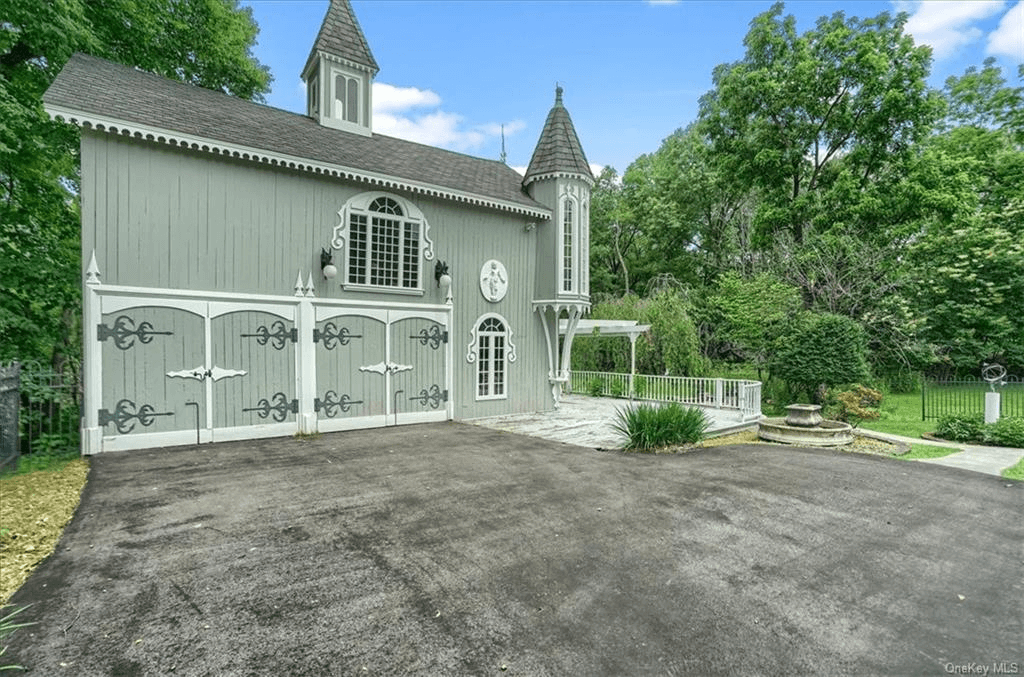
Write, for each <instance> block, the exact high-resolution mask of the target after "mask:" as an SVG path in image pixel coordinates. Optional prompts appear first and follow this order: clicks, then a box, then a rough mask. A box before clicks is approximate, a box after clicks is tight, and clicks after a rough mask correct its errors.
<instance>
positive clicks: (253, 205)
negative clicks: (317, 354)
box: [82, 130, 552, 418]
mask: <svg viewBox="0 0 1024 677" xmlns="http://www.w3.org/2000/svg"><path fill="white" fill-rule="evenodd" d="M368 190H370V191H376V190H377V189H376V188H375V187H372V186H364V185H357V184H353V183H347V182H342V181H339V180H337V179H332V178H327V177H319V176H314V175H310V174H308V173H300V172H297V171H293V170H287V169H284V168H280V167H271V166H267V165H259V164H254V163H251V162H245V161H241V160H235V159H231V158H224V157H218V156H211V155H208V154H202V153H198V152H193V151H185V150H182V149H177V148H171V147H169V146H164V145H162V144H156V143H151V142H142V141H137V140H132V139H124V138H120V137H115V136H109V135H103V134H98V133H94V132H90V131H85V130H83V132H82V225H83V228H82V231H83V233H82V253H83V262H84V263H88V261H89V260H90V256H91V254H92V252H93V250H95V252H96V258H97V262H98V265H99V267H100V270H101V273H102V281H103V283H105V284H116V285H128V286H139V287H153V288H171V289H188V290H214V291H230V292H239V293H259V294H274V295H291V294H292V293H293V289H294V284H295V278H296V275H297V274H298V273H299V272H300V271H301V274H302V278H303V280H304V281H305V280H306V279H307V278H308V276H309V275H310V273H312V277H313V281H314V293H315V294H316V296H317V297H319V298H331V299H347V300H359V301H371V302H375V303H380V304H381V305H386V304H389V303H409V302H413V303H416V302H423V303H433V304H437V303H442V302H443V296H442V294H441V292H440V290H438V289H437V287H436V285H435V282H434V279H433V266H434V262H433V261H421V264H422V266H423V269H422V270H423V273H422V274H423V276H424V278H423V280H424V282H423V290H424V294H423V295H422V296H408V295H401V294H388V293H365V292H362V293H352V292H345V291H344V290H342V289H341V287H340V282H341V279H342V276H343V273H344V265H343V264H344V260H345V255H346V252H345V251H344V250H342V251H338V252H335V263H336V264H338V266H339V269H340V270H341V271H342V275H339V277H338V278H336V279H335V280H333V281H330V282H329V281H326V280H324V279H323V277H322V275H320V266H319V252H320V248H321V247H324V246H328V245H329V242H330V240H331V237H332V233H333V229H334V227H335V226H336V225H337V224H338V214H337V212H338V210H339V209H340V208H341V207H342V206H343V205H344V204H345V202H346V201H347V200H349V199H350V198H351V197H353V196H355V195H357V194H359V193H362V192H366V191H368ZM394 194H397V195H401V196H402V197H405V198H406V199H408V200H410V201H411V202H413V203H415V204H416V205H417V207H419V209H420V210H421V211H422V212H423V214H424V216H425V217H426V218H427V220H428V222H429V224H430V232H429V236H430V238H431V239H432V240H433V242H434V252H435V261H436V260H437V259H440V260H444V261H446V262H447V263H448V264H449V266H450V269H451V272H452V277H453V290H452V291H453V295H454V297H455V304H454V316H453V326H452V332H451V340H452V341H453V342H454V349H453V360H454V364H453V365H452V366H453V381H454V382H453V387H454V391H455V392H454V393H453V395H454V397H455V400H454V415H455V417H456V418H472V417H479V416H488V415H497V414H504V413H514V412H524V411H537V410H544V409H549V408H550V407H551V406H552V399H551V393H550V388H549V386H548V383H547V369H548V367H547V361H546V357H545V353H544V350H545V348H544V336H543V333H542V330H541V325H540V322H539V320H538V318H537V317H536V315H535V314H534V312H533V310H532V307H531V301H532V300H533V298H534V291H535V285H534V276H535V274H536V265H537V253H538V245H537V238H538V236H539V235H540V234H541V233H542V232H543V230H542V229H544V228H547V227H550V225H551V224H548V223H547V222H544V221H541V222H539V223H538V228H537V229H536V230H533V231H532V232H529V231H527V230H526V228H525V226H526V224H527V223H528V222H536V219H532V218H528V217H523V216H512V215H507V214H503V213H499V212H496V211H493V210H486V209H481V208H476V207H471V206H466V205H456V204H453V203H449V202H446V201H442V200H438V199H434V198H428V197H424V196H421V195H409V194H403V193H401V192H395V193H394ZM492 258H495V259H498V260H500V261H501V262H502V263H503V264H504V265H505V267H506V269H507V271H508V274H509V289H508V293H507V295H506V296H505V298H504V299H503V300H502V301H501V302H499V303H489V302H487V301H486V300H485V299H484V298H483V296H482V295H481V293H480V289H479V277H478V276H479V273H480V270H481V267H482V266H483V264H484V262H485V261H487V260H489V259H492ZM545 258H547V257H545ZM549 260H551V259H549ZM83 272H84V271H83ZM542 277H546V276H543V275H542ZM488 312H496V313H500V314H501V315H502V316H504V317H505V319H506V320H507V321H508V324H509V327H510V328H511V329H512V331H513V337H512V341H513V343H514V344H515V346H516V352H517V356H518V359H517V361H516V362H515V363H513V364H509V365H508V368H507V370H506V374H507V384H508V393H509V396H508V398H507V399H504V400H489V401H480V402H478V401H477V400H476V398H475V393H476V365H475V364H470V363H467V361H466V352H467V346H468V344H469V341H470V337H471V333H470V332H471V329H472V327H473V325H474V323H475V322H476V320H477V319H478V318H479V317H480V316H481V315H483V314H485V313H488Z"/></svg>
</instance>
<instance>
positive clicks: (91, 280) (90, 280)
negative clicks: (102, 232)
mask: <svg viewBox="0 0 1024 677" xmlns="http://www.w3.org/2000/svg"><path fill="white" fill-rule="evenodd" d="M85 283H86V284H87V285H90V286H92V285H97V284H102V280H101V279H100V267H99V265H98V264H97V263H96V250H95V249H93V250H92V258H90V259H89V266H88V267H87V268H86V269H85Z"/></svg>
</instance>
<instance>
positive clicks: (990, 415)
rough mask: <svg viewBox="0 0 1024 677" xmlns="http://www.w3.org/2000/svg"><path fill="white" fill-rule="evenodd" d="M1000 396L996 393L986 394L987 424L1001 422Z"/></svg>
mask: <svg viewBox="0 0 1024 677" xmlns="http://www.w3.org/2000/svg"><path fill="white" fill-rule="evenodd" d="M999 395H1000V393H996V392H987V393H985V423H995V422H996V421H998V420H999Z"/></svg>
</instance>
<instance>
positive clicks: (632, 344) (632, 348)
mask: <svg viewBox="0 0 1024 677" xmlns="http://www.w3.org/2000/svg"><path fill="white" fill-rule="evenodd" d="M636 337H637V334H635V333H630V335H629V399H630V401H632V400H633V392H634V391H633V377H634V376H635V375H636Z"/></svg>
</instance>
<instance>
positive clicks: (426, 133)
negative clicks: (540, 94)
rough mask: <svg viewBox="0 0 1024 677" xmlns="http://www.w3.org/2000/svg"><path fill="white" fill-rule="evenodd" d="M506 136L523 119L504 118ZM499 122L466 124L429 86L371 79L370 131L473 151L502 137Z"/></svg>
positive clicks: (522, 126) (521, 126) (518, 128)
mask: <svg viewBox="0 0 1024 677" xmlns="http://www.w3.org/2000/svg"><path fill="white" fill-rule="evenodd" d="M504 124H505V136H506V137H508V136H511V135H513V134H515V133H516V132H519V131H522V130H523V129H525V128H526V123H525V122H523V121H522V120H513V121H512V122H506V123H504ZM501 127H502V125H501V123H498V122H487V123H483V124H479V125H467V123H466V118H465V117H464V116H462V115H459V114H458V113H449V112H447V111H444V110H442V109H441V97H440V96H438V95H437V93H435V92H432V91H430V90H429V89H417V88H416V87H395V86H394V85H389V84H386V83H382V82H375V83H373V131H374V132H376V133H379V134H385V135H387V136H395V137H398V138H400V139H405V140H407V141H415V142H416V143H424V144H427V145H430V146H437V147H440V148H447V149H449V150H456V151H462V152H465V151H472V150H475V149H478V148H480V147H481V146H483V145H484V144H486V143H487V142H488V141H491V140H495V139H500V138H501Z"/></svg>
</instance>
